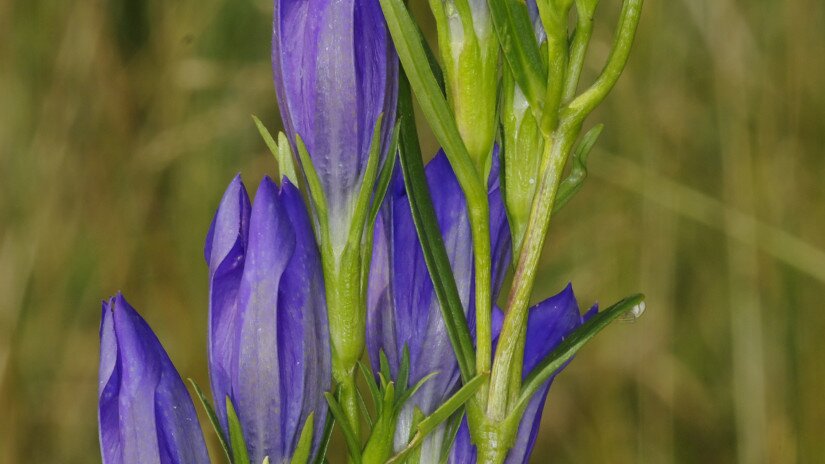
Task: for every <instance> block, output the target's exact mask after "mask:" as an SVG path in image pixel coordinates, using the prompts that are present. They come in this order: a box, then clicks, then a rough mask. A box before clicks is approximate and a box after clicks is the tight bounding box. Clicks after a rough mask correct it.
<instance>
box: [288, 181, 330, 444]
mask: <svg viewBox="0 0 825 464" xmlns="http://www.w3.org/2000/svg"><path fill="white" fill-rule="evenodd" d="M280 198H281V201H282V202H283V205H284V209H285V211H286V214H287V216H288V217H289V219H290V222H291V224H292V227H293V230H294V233H295V251H294V253H293V254H292V258H291V259H290V261H289V264H288V265H287V272H286V273H284V275H283V277H282V279H281V285H280V288H279V295H278V352H279V355H280V359H279V361H280V363H281V373H282V378H281V380H282V382H281V387H282V395H283V397H284V398H286V399H287V400H288V404H287V406H286V410H285V411H286V412H285V414H283V417H282V430H284V433H283V437H282V438H283V445H282V446H283V450H284V456H291V455H292V452H293V451H294V449H295V447H296V446H297V443H298V438H299V437H300V433H301V430H303V426H304V423H305V422H306V420H307V417H308V416H309V414H310V413H311V412H315V419H314V426H315V427H314V434H313V445H314V446H313V453H312V454H313V455H314V454H315V451H317V449H318V446H319V444H320V440H321V438H322V431H323V428H324V422H325V420H326V414H327V404H326V401H325V400H324V392H326V391H329V390H330V387H331V366H330V348H329V327H328V323H327V315H326V301H325V293H324V280H323V271H322V269H321V260H320V256H319V253H318V248H317V246H316V244H315V238H314V235H313V231H312V226H311V223H310V219H309V216H308V215H307V211H306V206H305V204H304V200H303V198H302V197H301V192H300V191H299V190H298V189H297V188H296V187H295V186H294V185H292V184H291V183H290V182H289V180H287V179H284V180H283V184H282V187H281V196H280ZM299 339H300V343H298V342H297V340H299Z"/></svg>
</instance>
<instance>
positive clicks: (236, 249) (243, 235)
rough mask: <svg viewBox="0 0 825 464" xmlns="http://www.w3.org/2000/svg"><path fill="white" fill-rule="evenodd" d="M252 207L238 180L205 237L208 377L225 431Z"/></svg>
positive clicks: (224, 197)
mask: <svg viewBox="0 0 825 464" xmlns="http://www.w3.org/2000/svg"><path fill="white" fill-rule="evenodd" d="M250 209H251V205H250V202H249V195H248V194H247V192H246V187H245V186H244V184H243V181H242V180H241V176H240V175H238V176H236V177H235V178H234V179H233V180H232V182H231V183H230V184H229V186H228V187H227V189H226V192H225V193H224V195H223V198H222V199H221V202H220V206H219V207H218V210H217V212H216V213H215V218H214V219H213V220H212V225H211V227H210V229H209V233H208V234H207V236H206V246H205V251H204V254H205V257H206V263H207V265H208V266H209V333H208V338H209V340H208V344H209V346H208V356H209V376H210V381H211V385H212V396H213V398H215V402H214V403H215V405H214V406H215V411H216V413H217V415H218V420H219V421H220V423H221V425H222V426H223V428H224V430H226V427H227V423H226V402H225V401H222V398H226V396H227V395H229V393H230V391H231V378H230V375H231V363H232V359H234V357H235V356H236V350H237V337H236V336H235V334H236V332H237V322H238V320H239V318H238V289H239V288H240V285H241V276H242V274H243V267H244V258H245V255H246V247H247V236H248V233H249V214H250Z"/></svg>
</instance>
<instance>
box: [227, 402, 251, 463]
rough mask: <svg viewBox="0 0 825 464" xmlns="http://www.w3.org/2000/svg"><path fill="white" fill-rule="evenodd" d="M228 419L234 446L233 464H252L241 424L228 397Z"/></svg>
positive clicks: (231, 440) (230, 438)
mask: <svg viewBox="0 0 825 464" xmlns="http://www.w3.org/2000/svg"><path fill="white" fill-rule="evenodd" d="M226 419H227V422H228V423H229V442H230V443H231V444H232V464H250V463H249V455H248V454H247V451H246V441H245V440H244V437H243V429H242V428H241V422H240V421H239V420H238V415H237V413H235V407H234V406H233V405H232V400H230V399H229V397H228V396H227V397H226Z"/></svg>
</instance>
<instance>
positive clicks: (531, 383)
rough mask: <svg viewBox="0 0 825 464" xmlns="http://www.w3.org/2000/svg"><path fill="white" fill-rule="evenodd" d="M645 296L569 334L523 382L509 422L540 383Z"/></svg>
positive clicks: (609, 310)
mask: <svg viewBox="0 0 825 464" xmlns="http://www.w3.org/2000/svg"><path fill="white" fill-rule="evenodd" d="M644 299H645V297H644V295H642V294H637V295H633V296H630V297H627V298H625V299H623V300H621V301H619V302H618V303H616V304H614V305H613V306H610V307H609V308H607V309H605V310H604V311H602V312H600V313H598V314H596V315H595V316H593V317H592V318H590V320H588V321H587V322H585V323H584V324H582V325H581V326H580V327H579V328H578V329H576V330H575V331H574V332H573V333H572V334H570V335H568V336H567V338H565V339H564V341H563V342H561V344H560V345H559V346H558V347H557V348H556V349H555V350H553V352H552V353H550V354H549V355H547V356H546V357H545V358H544V359H542V361H541V362H540V363H539V364H538V366H536V367H535V369H533V371H532V372H530V374H529V375H528V376H527V377H526V378H525V379H524V383H523V384H522V388H521V393H520V394H519V398H518V401H516V403H515V404H514V405H513V407H512V408H511V410H510V413H509V415H508V421H509V422H511V423H518V420H519V419H520V418H521V415H522V414H523V412H524V409H525V408H526V407H527V404H528V403H529V402H530V399H531V398H532V397H533V394H535V393H536V391H538V390H539V388H541V386H542V384H544V382H546V381H547V379H549V378H550V376H552V375H553V374H554V373H556V372H557V371H558V370H559V369H560V368H561V367H562V366H563V365H564V363H566V362H567V361H569V360H570V358H572V357H573V356H574V355H575V354H576V353H577V352H578V351H579V350H580V349H581V348H582V347H583V346H584V345H585V344H586V343H587V342H589V341H590V340H592V339H593V337H595V336H596V334H597V333H599V332H601V331H602V329H604V328H605V327H607V326H608V325H610V323H611V322H613V321H614V320H616V319H617V318H619V317H621V316H622V315H623V314H626V313H627V312H628V311H631V310H632V309H633V308H635V307H637V306H638V305H640V304H642V302H644Z"/></svg>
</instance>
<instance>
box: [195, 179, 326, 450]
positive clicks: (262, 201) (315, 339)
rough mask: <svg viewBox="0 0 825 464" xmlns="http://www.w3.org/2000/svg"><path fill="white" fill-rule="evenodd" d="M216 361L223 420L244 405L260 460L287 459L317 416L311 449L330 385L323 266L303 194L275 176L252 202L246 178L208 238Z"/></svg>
mask: <svg viewBox="0 0 825 464" xmlns="http://www.w3.org/2000/svg"><path fill="white" fill-rule="evenodd" d="M205 255H206V261H207V263H208V265H209V278H210V314H209V367H210V376H211V381H212V393H213V396H214V399H215V406H216V410H217V414H218V417H219V421H220V422H221V424H222V426H223V428H224V430H226V424H227V419H226V407H225V398H226V397H229V398H230V399H231V400H232V403H233V405H234V407H235V410H236V411H237V414H238V418H239V420H240V423H241V426H242V428H243V432H244V437H245V439H246V444H247V448H248V453H249V457H250V459H251V460H252V462H257V463H259V462H261V461H262V460H263V459H264V457H266V456H268V457H269V458H270V461H271V462H283V461H284V460H286V461H288V460H289V458H290V457H291V456H292V454H293V452H294V451H295V447H296V445H297V442H298V438H299V437H300V433H301V430H302V428H303V426H304V424H305V422H306V420H307V417H308V416H309V414H310V413H312V412H314V413H315V419H314V426H315V428H314V435H313V437H314V442H313V443H314V446H313V452H314V451H315V450H317V445H318V442H319V440H320V437H321V429H322V428H323V424H324V420H325V417H326V403H325V401H324V398H323V392H324V391H327V390H329V388H330V361H329V334H328V329H327V319H326V313H325V301H324V283H323V277H322V273H321V263H320V258H319V255H318V251H317V247H316V244H315V240H314V235H313V232H312V228H311V224H310V220H309V216H308V215H307V213H306V208H305V205H304V201H303V199H302V197H301V194H300V192H299V191H298V189H297V188H295V186H293V185H292V184H291V183H290V182H289V180H287V179H284V181H283V184H282V186H281V188H278V186H277V185H275V183H274V182H273V181H272V180H271V179H269V178H268V177H267V178H264V180H263V181H262V182H261V184H260V187H259V188H258V192H257V194H256V196H255V202H254V204H250V201H249V197H248V196H247V193H246V188H245V187H244V185H243V183H242V182H241V179H240V177H236V178H235V179H234V180H233V181H232V183H231V184H230V185H229V188H228V189H227V191H226V193H225V194H224V196H223V199H222V200H221V204H220V207H219V208H218V211H217V213H216V215H215V219H214V221H213V223H212V227H211V229H210V231H209V234H208V236H207V241H206V250H205Z"/></svg>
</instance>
